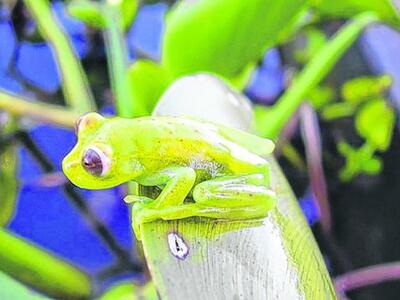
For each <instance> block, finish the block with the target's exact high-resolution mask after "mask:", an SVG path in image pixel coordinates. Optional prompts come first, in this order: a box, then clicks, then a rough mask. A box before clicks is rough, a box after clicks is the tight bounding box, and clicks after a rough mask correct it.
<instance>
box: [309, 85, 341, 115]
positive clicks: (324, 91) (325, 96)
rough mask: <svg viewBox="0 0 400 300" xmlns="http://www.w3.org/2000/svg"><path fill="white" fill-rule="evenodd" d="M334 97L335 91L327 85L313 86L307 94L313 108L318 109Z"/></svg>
mask: <svg viewBox="0 0 400 300" xmlns="http://www.w3.org/2000/svg"><path fill="white" fill-rule="evenodd" d="M334 98H335V91H334V89H333V88H331V87H329V86H317V87H315V88H313V89H312V90H311V91H310V92H309V93H308V96H307V99H309V101H310V103H311V104H312V106H313V107H314V109H315V110H320V109H321V108H322V107H324V106H325V105H327V104H328V103H330V102H332V101H333V100H334Z"/></svg>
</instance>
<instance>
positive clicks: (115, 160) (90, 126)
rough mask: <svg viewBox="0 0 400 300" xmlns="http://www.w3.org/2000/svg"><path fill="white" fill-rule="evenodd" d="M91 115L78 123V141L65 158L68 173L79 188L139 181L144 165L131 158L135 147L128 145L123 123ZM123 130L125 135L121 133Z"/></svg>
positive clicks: (83, 117) (80, 119)
mask: <svg viewBox="0 0 400 300" xmlns="http://www.w3.org/2000/svg"><path fill="white" fill-rule="evenodd" d="M119 120H123V119H118V118H112V119H106V118H104V117H103V116H101V115H99V114H97V113H88V114H86V115H84V116H82V117H81V118H79V120H78V121H77V123H76V134H77V136H78V142H77V144H76V145H75V147H74V148H73V149H72V150H71V152H70V153H69V154H68V155H67V156H66V157H65V158H64V160H63V162H62V168H63V172H64V174H65V175H66V176H67V177H68V179H69V180H71V182H72V183H74V184H75V185H77V186H79V187H82V188H87V189H103V188H109V187H113V186H116V185H119V184H121V183H124V182H127V181H129V180H132V179H135V178H136V177H137V176H139V175H140V174H141V172H142V168H141V165H140V164H139V163H138V162H136V161H132V159H129V158H130V157H132V149H131V148H132V147H129V146H128V145H127V144H126V135H125V134H123V132H124V131H125V130H124V129H123V128H120V127H121V125H120V124H123V122H119ZM121 131H122V134H121Z"/></svg>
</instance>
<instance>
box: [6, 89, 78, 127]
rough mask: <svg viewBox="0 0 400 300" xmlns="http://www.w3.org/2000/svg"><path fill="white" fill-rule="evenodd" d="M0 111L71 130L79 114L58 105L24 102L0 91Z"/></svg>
mask: <svg viewBox="0 0 400 300" xmlns="http://www.w3.org/2000/svg"><path fill="white" fill-rule="evenodd" d="M0 109H1V110H5V111H7V112H9V113H11V114H13V115H16V116H24V117H25V116H26V117H31V118H32V119H35V120H38V121H43V122H47V123H52V124H56V125H60V126H62V127H67V128H73V127H74V126H75V122H76V120H77V119H78V118H79V116H80V114H79V113H77V112H74V111H71V110H68V109H65V108H63V107H62V106H58V105H51V104H46V103H38V102H33V100H32V101H30V100H25V99H23V98H20V97H18V96H16V95H14V94H11V93H8V92H6V91H4V90H2V89H0Z"/></svg>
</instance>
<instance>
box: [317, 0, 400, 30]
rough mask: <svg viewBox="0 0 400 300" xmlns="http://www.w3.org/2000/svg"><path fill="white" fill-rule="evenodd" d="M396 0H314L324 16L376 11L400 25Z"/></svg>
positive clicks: (343, 15)
mask: <svg viewBox="0 0 400 300" xmlns="http://www.w3.org/2000/svg"><path fill="white" fill-rule="evenodd" d="M393 2H394V0H314V1H313V3H314V4H313V5H314V6H315V8H316V11H317V12H318V13H319V14H321V15H323V16H330V17H345V18H350V17H353V16H354V15H356V14H358V13H362V12H366V11H372V12H375V13H376V14H377V15H378V16H379V17H380V19H381V20H382V21H384V22H387V23H389V24H391V25H394V26H400V15H399V11H398V10H397V9H396V7H395V5H394V4H393Z"/></svg>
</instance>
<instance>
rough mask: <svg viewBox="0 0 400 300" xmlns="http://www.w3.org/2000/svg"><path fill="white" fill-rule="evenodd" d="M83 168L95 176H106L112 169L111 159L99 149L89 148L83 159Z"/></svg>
mask: <svg viewBox="0 0 400 300" xmlns="http://www.w3.org/2000/svg"><path fill="white" fill-rule="evenodd" d="M82 165H83V168H84V169H85V170H86V171H87V172H88V173H90V174H92V175H94V176H99V177H100V176H104V175H106V174H107V172H108V171H109V169H110V158H109V157H108V156H107V155H106V154H105V153H104V152H103V151H101V150H100V149H99V148H97V147H90V148H88V149H87V150H86V151H85V153H84V155H83V157H82Z"/></svg>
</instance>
